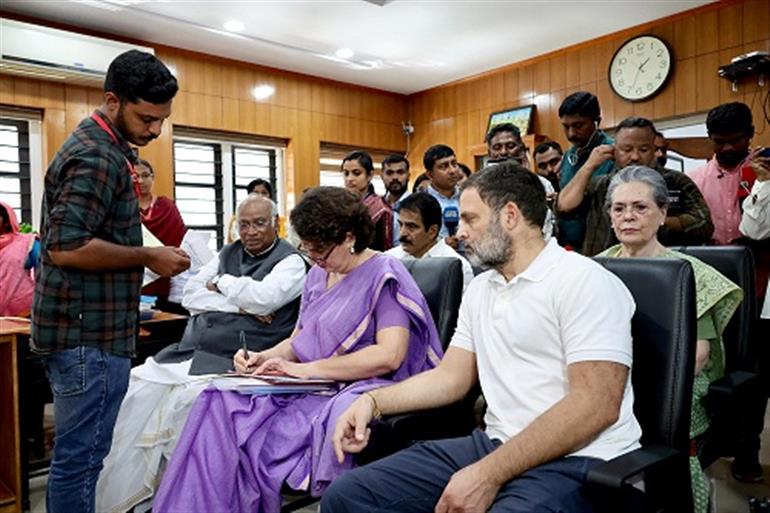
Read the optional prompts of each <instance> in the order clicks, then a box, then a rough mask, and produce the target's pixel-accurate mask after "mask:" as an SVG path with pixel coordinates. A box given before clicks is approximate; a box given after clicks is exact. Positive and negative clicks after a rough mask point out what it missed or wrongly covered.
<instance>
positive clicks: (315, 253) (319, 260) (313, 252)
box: [299, 244, 337, 264]
mask: <svg viewBox="0 0 770 513" xmlns="http://www.w3.org/2000/svg"><path fill="white" fill-rule="evenodd" d="M336 247H337V244H332V245H331V247H329V249H328V250H326V251H325V252H324V250H322V249H316V248H311V247H308V246H307V245H304V244H300V245H299V249H300V251H304V252H305V254H306V255H307V256H308V258H309V259H310V260H312V261H313V262H315V263H316V264H323V263H325V262H326V261H327V260H328V259H329V256H330V255H331V254H332V251H334V249H335V248H336ZM321 253H323V256H319V255H321Z"/></svg>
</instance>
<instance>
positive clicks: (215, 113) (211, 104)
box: [202, 95, 223, 130]
mask: <svg viewBox="0 0 770 513" xmlns="http://www.w3.org/2000/svg"><path fill="white" fill-rule="evenodd" d="M202 96H203V106H204V109H203V110H204V112H203V115H204V120H203V125H202V126H205V127H207V128H211V129H213V130H221V129H222V128H223V123H222V97H221V96H213V95H202Z"/></svg>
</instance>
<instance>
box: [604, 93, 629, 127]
mask: <svg viewBox="0 0 770 513" xmlns="http://www.w3.org/2000/svg"><path fill="white" fill-rule="evenodd" d="M612 109H613V114H614V115H615V123H614V124H615V125H617V124H618V123H620V122H621V121H623V120H624V119H626V118H627V117H629V116H633V115H634V104H633V103H631V102H629V101H626V100H624V99H623V98H621V97H620V96H618V95H616V94H613V95H612ZM602 126H604V127H607V126H610V125H608V124H607V123H605V122H602Z"/></svg>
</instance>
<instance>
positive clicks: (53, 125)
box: [43, 102, 69, 168]
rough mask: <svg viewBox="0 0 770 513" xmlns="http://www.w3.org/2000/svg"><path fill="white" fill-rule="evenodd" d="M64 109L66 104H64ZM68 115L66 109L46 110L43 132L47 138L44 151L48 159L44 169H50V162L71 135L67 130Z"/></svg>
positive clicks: (44, 142) (44, 141) (45, 138)
mask: <svg viewBox="0 0 770 513" xmlns="http://www.w3.org/2000/svg"><path fill="white" fill-rule="evenodd" d="M62 107H64V103H63V102H62ZM66 119H67V113H66V111H65V110H64V108H61V109H46V110H45V111H44V112H43V130H44V133H45V137H44V140H43V147H44V149H43V151H44V155H45V156H46V157H47V159H46V162H45V164H44V165H43V168H47V167H48V162H47V161H48V160H50V159H51V158H52V157H53V156H54V155H55V154H56V152H57V151H58V150H59V148H60V147H61V145H62V144H64V141H65V139H67V136H68V135H69V132H67V128H66Z"/></svg>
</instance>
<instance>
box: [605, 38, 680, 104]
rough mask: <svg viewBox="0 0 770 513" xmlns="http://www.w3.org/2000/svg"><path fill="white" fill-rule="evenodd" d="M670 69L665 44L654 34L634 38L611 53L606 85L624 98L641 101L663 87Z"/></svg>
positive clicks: (670, 57)
mask: <svg viewBox="0 0 770 513" xmlns="http://www.w3.org/2000/svg"><path fill="white" fill-rule="evenodd" d="M672 69H673V68H672V56H671V51H670V50H669V49H668V46H666V43H664V42H663V41H662V40H661V39H659V38H657V37H655V36H639V37H635V38H633V39H631V40H630V41H627V42H626V43H625V44H624V45H623V46H621V47H620V49H618V51H617V52H615V56H614V57H613V58H612V61H611V62H610V69H609V80H610V85H611V86H612V89H613V90H614V91H615V93H616V94H618V96H620V97H622V98H625V99H626V100H630V101H640V100H645V99H647V98H650V97H651V96H653V95H655V94H657V93H658V92H659V91H660V90H661V89H663V86H664V85H666V80H667V79H668V77H669V75H670V74H671V71H672Z"/></svg>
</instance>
